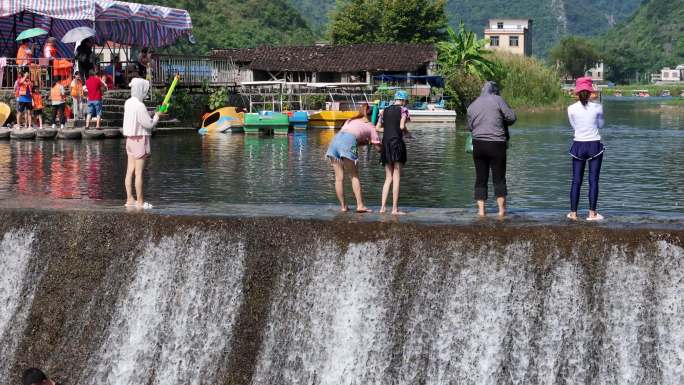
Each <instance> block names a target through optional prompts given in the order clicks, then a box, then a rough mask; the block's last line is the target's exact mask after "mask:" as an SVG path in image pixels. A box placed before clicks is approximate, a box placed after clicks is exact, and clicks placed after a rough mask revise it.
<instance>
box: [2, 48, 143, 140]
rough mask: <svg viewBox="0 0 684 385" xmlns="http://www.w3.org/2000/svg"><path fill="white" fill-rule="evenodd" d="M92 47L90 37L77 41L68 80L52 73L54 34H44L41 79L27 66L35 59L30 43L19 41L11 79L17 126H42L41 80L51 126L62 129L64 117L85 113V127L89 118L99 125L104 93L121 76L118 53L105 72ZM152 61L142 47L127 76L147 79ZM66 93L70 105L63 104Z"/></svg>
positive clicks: (55, 51) (122, 78)
mask: <svg viewBox="0 0 684 385" xmlns="http://www.w3.org/2000/svg"><path fill="white" fill-rule="evenodd" d="M93 47H94V41H93V39H85V40H83V41H82V42H81V43H80V44H78V46H77V48H76V51H75V57H74V60H73V61H74V63H75V64H76V66H75V68H74V69H75V70H74V71H73V80H71V81H69V79H68V78H66V77H62V76H56V75H54V73H53V70H52V68H53V63H54V61H55V60H57V59H58V54H57V40H56V39H55V38H54V37H50V38H48V39H47V40H46V43H45V45H44V47H43V54H42V59H43V63H44V65H45V67H46V69H47V71H46V76H45V82H43V80H42V79H41V80H40V81H37V80H36V79H35V76H33V74H32V73H31V69H30V67H31V65H32V64H33V63H34V60H36V58H34V49H33V47H32V46H31V45H30V44H29V41H28V40H23V41H21V42H20V44H19V48H18V50H17V55H16V64H17V68H18V70H17V72H18V74H17V79H16V81H15V83H14V92H15V97H16V101H17V104H16V117H17V120H16V124H17V127H18V128H28V129H31V128H34V127H35V128H38V129H43V111H44V109H45V105H46V104H45V103H44V101H43V96H44V95H43V93H42V92H41V86H42V85H44V84H40V83H47V87H46V88H47V89H46V91H47V93H46V96H47V97H48V98H49V100H47V101H46V102H47V103H48V105H49V106H50V107H51V110H52V120H51V122H52V128H53V129H56V128H60V129H64V126H65V124H66V120H67V117H73V118H74V119H77V120H80V119H83V118H84V117H85V129H90V128H91V122H92V121H93V120H94V121H95V122H94V124H95V128H96V129H99V128H100V124H101V118H102V99H103V95H104V93H105V92H106V91H107V90H108V89H110V88H113V87H114V84H121V83H123V82H124V81H125V80H124V74H123V71H122V66H121V63H120V61H119V60H118V57H116V56H115V57H114V59H113V60H112V63H111V64H110V66H109V67H107V68H105V70H107V69H108V70H109V72H107V71H103V70H102V69H100V66H99V64H98V62H97V57H96V55H95V54H94V50H93ZM153 63H154V62H153V60H152V52H151V51H150V50H148V49H146V48H143V49H142V50H141V52H140V54H139V55H138V58H137V61H136V64H135V66H130V69H131V72H130V74H128V75H129V76H130V77H131V78H135V77H143V78H148V79H149V76H150V75H151V72H152V71H151V69H150V67H151V66H152V65H153ZM112 74H113V75H112ZM69 75H70V74H69ZM69 77H71V75H70V76H69ZM117 82H118V83H117ZM67 87H68V88H67ZM69 97H70V98H71V107H67V102H68V98H69Z"/></svg>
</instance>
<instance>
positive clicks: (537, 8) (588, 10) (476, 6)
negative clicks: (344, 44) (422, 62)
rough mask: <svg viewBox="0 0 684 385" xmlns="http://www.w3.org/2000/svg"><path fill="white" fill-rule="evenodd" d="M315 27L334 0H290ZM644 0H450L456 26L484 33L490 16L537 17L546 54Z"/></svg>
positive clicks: (537, 35) (537, 43)
mask: <svg viewBox="0 0 684 385" xmlns="http://www.w3.org/2000/svg"><path fill="white" fill-rule="evenodd" d="M289 1H290V2H291V3H292V4H293V5H294V6H295V8H297V9H298V10H300V11H301V12H302V16H303V17H304V18H305V19H306V20H307V21H308V22H309V23H310V24H311V25H312V28H313V29H315V30H319V31H320V30H324V29H325V28H324V27H323V25H324V24H325V23H327V16H328V14H329V12H330V10H331V9H332V8H334V6H335V1H334V0H289ZM640 2H641V0H572V1H570V0H514V1H511V0H449V1H448V2H447V12H448V14H449V21H450V24H451V25H452V26H456V25H457V24H458V23H459V21H461V20H463V21H464V22H465V24H466V26H467V27H468V28H469V29H470V30H472V31H474V32H476V33H477V34H478V35H480V36H482V32H483V29H484V27H485V26H486V24H487V20H488V19H490V18H526V19H533V20H534V31H533V32H534V51H535V54H536V55H538V56H545V55H546V53H547V52H548V50H549V49H550V48H551V47H552V46H553V45H554V44H556V42H558V40H559V38H560V37H561V36H564V35H568V34H576V35H583V36H594V35H599V34H602V33H604V32H605V31H607V30H608V29H609V28H610V27H611V26H613V25H615V24H616V23H618V22H620V21H622V20H624V19H626V18H627V17H629V16H631V15H632V14H633V13H634V12H635V11H636V10H637V9H638V8H639V4H640Z"/></svg>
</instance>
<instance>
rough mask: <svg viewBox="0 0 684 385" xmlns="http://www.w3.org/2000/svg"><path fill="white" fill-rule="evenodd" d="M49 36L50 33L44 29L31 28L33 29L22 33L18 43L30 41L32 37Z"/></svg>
mask: <svg viewBox="0 0 684 385" xmlns="http://www.w3.org/2000/svg"><path fill="white" fill-rule="evenodd" d="M47 34H48V32H47V31H46V30H44V29H42V28H31V29H27V30H25V31H23V32H22V33H20V34H19V36H17V41H19V40H26V39H30V38H32V37H36V36H43V35H47Z"/></svg>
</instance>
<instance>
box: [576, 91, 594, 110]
mask: <svg viewBox="0 0 684 385" xmlns="http://www.w3.org/2000/svg"><path fill="white" fill-rule="evenodd" d="M578 96H579V100H580V102H581V103H582V105H583V106H586V105H587V104H588V103H589V98H590V97H591V92H589V91H586V90H585V91H580V92H579V94H578Z"/></svg>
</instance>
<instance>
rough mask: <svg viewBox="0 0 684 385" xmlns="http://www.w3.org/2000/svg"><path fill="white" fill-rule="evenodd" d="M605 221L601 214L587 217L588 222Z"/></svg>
mask: <svg viewBox="0 0 684 385" xmlns="http://www.w3.org/2000/svg"><path fill="white" fill-rule="evenodd" d="M603 219H604V218H603V215H601V214H599V213H596V216H593V217H587V220H588V221H602V220H603Z"/></svg>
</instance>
